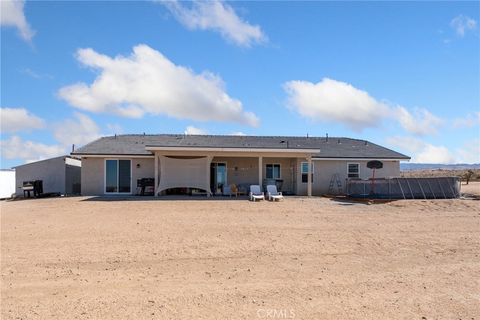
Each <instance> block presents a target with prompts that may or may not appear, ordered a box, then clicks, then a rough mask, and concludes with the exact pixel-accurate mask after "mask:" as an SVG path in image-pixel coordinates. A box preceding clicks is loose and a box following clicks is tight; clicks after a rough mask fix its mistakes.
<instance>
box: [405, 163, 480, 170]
mask: <svg viewBox="0 0 480 320" xmlns="http://www.w3.org/2000/svg"><path fill="white" fill-rule="evenodd" d="M439 169H441V170H468V169H480V163H474V164H467V163H458V164H435V163H408V162H407V163H400V170H401V171H416V170H439Z"/></svg>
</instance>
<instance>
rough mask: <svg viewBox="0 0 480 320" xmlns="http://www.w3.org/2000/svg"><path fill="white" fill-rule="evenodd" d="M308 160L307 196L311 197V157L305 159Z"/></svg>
mask: <svg viewBox="0 0 480 320" xmlns="http://www.w3.org/2000/svg"><path fill="white" fill-rule="evenodd" d="M307 160H308V174H307V195H308V196H309V197H311V196H312V156H308V157H307Z"/></svg>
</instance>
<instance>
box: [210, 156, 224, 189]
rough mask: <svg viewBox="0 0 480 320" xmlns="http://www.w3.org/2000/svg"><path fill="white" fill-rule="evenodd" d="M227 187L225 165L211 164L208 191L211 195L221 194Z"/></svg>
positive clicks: (220, 163) (221, 163) (222, 163)
mask: <svg viewBox="0 0 480 320" xmlns="http://www.w3.org/2000/svg"><path fill="white" fill-rule="evenodd" d="M226 185H227V164H226V163H224V162H212V164H211V165H210V189H211V191H212V193H214V194H215V193H217V194H218V193H222V191H223V187H224V186H226Z"/></svg>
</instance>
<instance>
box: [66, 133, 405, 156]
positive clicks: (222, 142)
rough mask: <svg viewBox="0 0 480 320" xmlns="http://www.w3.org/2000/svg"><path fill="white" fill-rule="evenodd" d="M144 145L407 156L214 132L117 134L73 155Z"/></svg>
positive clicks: (367, 146)
mask: <svg viewBox="0 0 480 320" xmlns="http://www.w3.org/2000/svg"><path fill="white" fill-rule="evenodd" d="M146 146H156V147H213V148H215V147H217V148H251V149H254V148H259V149H260V148H268V149H280V150H281V149H320V154H318V155H315V156H314V157H319V158H365V159H405V160H408V159H410V158H409V157H408V156H406V155H404V154H401V153H398V152H396V151H393V150H390V149H387V148H385V147H382V146H379V145H377V144H374V143H371V142H367V141H365V140H358V139H350V138H335V137H329V138H328V140H327V139H326V138H325V137H308V138H307V137H289V136H278V137H275V136H214V135H183V134H158V135H117V136H109V137H103V138H100V139H98V140H95V141H93V142H91V143H89V144H87V145H85V146H83V147H81V148H79V149H77V150H76V151H75V152H73V153H72V155H81V156H88V155H151V154H152V153H151V152H150V151H147V150H145V147H146Z"/></svg>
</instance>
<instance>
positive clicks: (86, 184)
mask: <svg viewBox="0 0 480 320" xmlns="http://www.w3.org/2000/svg"><path fill="white" fill-rule="evenodd" d="M72 155H74V156H76V157H81V159H82V179H81V180H82V183H81V187H82V195H118V194H136V193H137V192H138V188H137V186H138V185H137V182H138V181H139V180H140V179H146V178H149V179H150V180H151V181H154V194H155V195H162V194H166V193H168V192H169V190H170V191H171V190H203V191H204V192H206V193H207V194H212V193H213V194H216V193H219V192H221V191H222V189H223V188H224V187H225V186H229V185H231V184H235V185H237V186H248V185H250V184H259V185H261V186H262V185H265V184H267V183H268V184H270V183H276V184H277V185H278V186H279V188H281V190H282V191H283V192H284V193H286V194H296V195H321V194H324V193H327V192H328V191H329V187H330V185H331V182H332V183H335V186H337V183H338V182H337V181H339V184H340V187H342V188H344V187H345V182H346V179H347V178H363V179H367V178H369V177H371V174H372V170H371V169H369V168H367V166H366V165H367V162H368V161H369V160H379V161H382V163H383V168H382V169H378V170H377V171H376V173H375V177H378V178H381V177H395V176H399V175H400V161H404V160H406V161H408V160H409V159H410V158H409V157H408V156H406V155H403V154H401V153H398V152H396V151H393V150H390V149H387V148H385V147H382V146H379V145H377V144H374V143H371V142H368V141H365V140H358V139H349V138H332V137H330V138H329V137H289V136H283V137H281V136H279V137H275V136H220V135H183V134H158V135H145V134H143V135H115V136H109V137H103V138H100V139H98V140H95V141H93V142H91V143H89V144H87V145H85V146H83V147H81V148H79V149H77V150H76V151H74V152H72ZM309 173H310V174H309ZM332 179H333V180H332Z"/></svg>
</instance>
